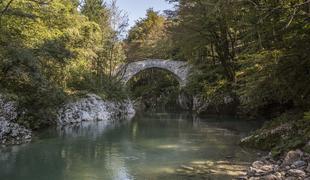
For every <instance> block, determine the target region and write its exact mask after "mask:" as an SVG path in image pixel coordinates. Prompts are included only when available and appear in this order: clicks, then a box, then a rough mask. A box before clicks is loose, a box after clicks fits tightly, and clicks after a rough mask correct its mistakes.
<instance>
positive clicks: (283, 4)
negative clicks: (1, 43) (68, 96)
mask: <svg viewBox="0 0 310 180" xmlns="http://www.w3.org/2000/svg"><path fill="white" fill-rule="evenodd" d="M169 2H170V3H173V4H174V5H175V9H174V10H167V11H166V13H165V14H164V15H161V14H159V13H158V12H155V11H153V10H152V9H150V10H149V11H148V12H147V17H146V18H145V19H141V20H140V21H138V22H137V23H136V25H135V26H134V27H133V28H132V29H131V30H130V31H129V35H128V38H127V40H126V43H127V46H128V47H129V48H128V51H127V53H128V57H131V58H129V61H130V60H132V59H139V58H147V57H150V58H152V57H161V58H170V59H177V60H183V61H188V62H190V63H191V64H192V65H193V66H194V71H193V73H192V75H191V77H190V83H189V85H188V86H187V87H186V89H185V90H186V91H187V93H188V94H191V95H192V96H199V97H202V99H203V100H204V101H205V102H208V103H209V104H211V105H212V106H213V109H216V110H217V112H218V113H220V114H221V113H223V111H222V110H221V108H222V107H223V105H224V101H223V97H226V96H228V97H232V98H233V107H237V108H236V109H234V113H236V114H239V115H241V116H247V117H249V116H250V117H254V118H256V117H264V118H267V119H270V118H275V117H279V116H280V117H279V118H277V119H276V120H275V123H271V124H273V125H266V128H267V129H268V128H270V126H271V129H272V128H275V127H276V126H277V125H279V124H287V123H289V124H290V126H293V127H294V128H293V129H294V131H291V132H297V133H292V134H294V135H292V136H294V138H295V139H294V140H292V142H294V143H293V144H289V143H288V142H289V141H287V140H288V139H289V138H284V139H285V140H279V139H276V140H274V141H273V142H266V141H265V139H262V140H257V141H259V143H257V144H259V145H257V144H252V145H253V146H262V144H264V143H265V144H266V147H265V149H268V148H270V147H274V146H276V145H277V146H284V147H287V146H298V145H300V143H301V142H302V143H304V142H305V141H306V140H304V138H305V139H309V137H310V131H309V128H308V129H305V130H301V129H303V128H302V127H309V123H310V122H309V118H307V117H308V116H304V112H307V111H309V108H310V54H309V52H310V2H309V1H305V0H299V1H296V0H287V1H274V0H270V1H261V0H251V1H234V0H170V1H169ZM161 83H162V81H161ZM157 85H160V83H155V85H154V83H153V84H152V83H150V84H149V86H157ZM145 89H148V87H146V88H145ZM139 91H142V90H141V89H139ZM207 112H208V111H207ZM299 120H300V121H299ZM293 122H294V123H296V124H293V125H292V124H291V123H293ZM290 130H291V129H290ZM298 131H299V133H298ZM282 133H284V132H282ZM286 133H287V132H286ZM284 134H285V133H284ZM275 136H278V135H275ZM300 136H302V139H303V140H301V141H298V142H296V140H297V139H300V138H298V137H300ZM280 139H281V138H280ZM280 141H281V143H280ZM282 141H283V142H282ZM302 143H301V144H302ZM279 144H281V145H279Z"/></svg>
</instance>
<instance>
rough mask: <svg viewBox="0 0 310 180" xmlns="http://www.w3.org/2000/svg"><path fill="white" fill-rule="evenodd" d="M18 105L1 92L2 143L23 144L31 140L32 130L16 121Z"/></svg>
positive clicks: (0, 130)
mask: <svg viewBox="0 0 310 180" xmlns="http://www.w3.org/2000/svg"><path fill="white" fill-rule="evenodd" d="M16 107H17V105H16V103H15V102H13V101H10V100H8V99H7V98H5V97H4V96H3V95H1V94H0V144H22V143H26V142H29V141H31V130H29V129H26V128H25V127H23V126H21V125H19V124H17V123H15V122H14V121H16V118H17V116H18V112H17V108H16Z"/></svg>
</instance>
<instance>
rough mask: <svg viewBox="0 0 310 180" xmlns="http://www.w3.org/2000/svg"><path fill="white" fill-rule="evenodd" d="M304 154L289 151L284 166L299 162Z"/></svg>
mask: <svg viewBox="0 0 310 180" xmlns="http://www.w3.org/2000/svg"><path fill="white" fill-rule="evenodd" d="M302 155H303V153H302V152H301V151H300V150H296V151H289V152H288V153H287V154H286V156H285V158H284V161H283V163H282V165H284V166H285V165H291V164H293V163H294V162H296V161H299V160H300V159H301V157H302Z"/></svg>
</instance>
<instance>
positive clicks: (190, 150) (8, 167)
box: [0, 113, 259, 180]
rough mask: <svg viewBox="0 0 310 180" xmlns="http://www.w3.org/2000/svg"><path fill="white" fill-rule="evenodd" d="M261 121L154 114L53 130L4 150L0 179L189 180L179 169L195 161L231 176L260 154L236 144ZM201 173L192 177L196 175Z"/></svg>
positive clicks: (221, 176) (223, 176) (198, 165)
mask: <svg viewBox="0 0 310 180" xmlns="http://www.w3.org/2000/svg"><path fill="white" fill-rule="evenodd" d="M258 125H259V124H256V123H251V122H247V121H241V120H235V119H232V118H226V119H214V118H204V119H199V118H192V116H191V115H190V114H182V113H175V114H167V113H150V114H142V115H137V116H136V117H135V118H134V119H133V120H132V121H123V122H122V123H115V122H114V123H106V122H97V123H82V124H79V125H78V126H71V127H65V128H61V129H56V130H55V129H49V130H47V131H45V132H42V133H40V134H39V135H38V136H39V138H38V139H37V140H36V141H35V142H33V143H31V144H28V145H23V146H13V147H7V148H0V153H1V157H0V177H1V179H10V180H17V179H26V180H27V179H29V180H33V179H40V180H44V179H52V180H57V179H66V180H67V179H68V180H71V179H72V180H79V179H81V180H82V179H83V180H85V179H107V180H109V179H111V180H114V179H115V180H123V179H124V180H127V179H159V178H160V179H182V178H184V179H187V178H188V177H187V176H184V174H182V173H179V172H178V171H179V170H178V169H180V167H181V166H182V165H190V166H193V167H194V168H197V170H199V171H202V169H201V168H203V167H204V169H205V170H208V171H210V172H211V170H212V173H211V174H209V175H210V176H211V177H212V179H217V178H218V179H231V177H232V176H234V175H236V173H240V171H242V165H243V164H246V163H247V162H249V161H251V160H253V158H255V152H254V151H252V150H248V149H242V148H240V147H239V146H238V145H237V142H238V140H239V139H240V137H241V136H243V135H245V134H246V133H248V132H249V130H251V129H253V127H257V126H258ZM253 154H254V155H253ZM227 157H230V158H229V161H228V162H227ZM201 163H202V164H201ZM193 171H196V169H194V170H193ZM198 174H199V173H198ZM201 177H202V176H194V175H191V178H193V179H198V178H201Z"/></svg>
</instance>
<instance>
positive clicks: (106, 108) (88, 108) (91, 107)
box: [57, 94, 135, 125]
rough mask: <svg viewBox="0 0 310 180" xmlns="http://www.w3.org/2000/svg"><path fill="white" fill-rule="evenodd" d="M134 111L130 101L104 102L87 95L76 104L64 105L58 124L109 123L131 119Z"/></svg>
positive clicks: (97, 97)
mask: <svg viewBox="0 0 310 180" xmlns="http://www.w3.org/2000/svg"><path fill="white" fill-rule="evenodd" d="M134 115H135V110H134V108H133V104H132V103H131V101H129V100H128V101H125V102H112V101H104V100H102V99H101V98H100V97H99V96H97V95H95V94H89V95H87V97H85V98H82V99H80V100H78V101H76V102H72V103H69V104H66V105H65V106H64V107H63V108H61V109H60V111H59V113H58V118H57V119H58V124H59V125H67V124H74V123H80V122H83V121H111V120H113V119H116V118H118V119H119V118H132V117H133V116H134Z"/></svg>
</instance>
